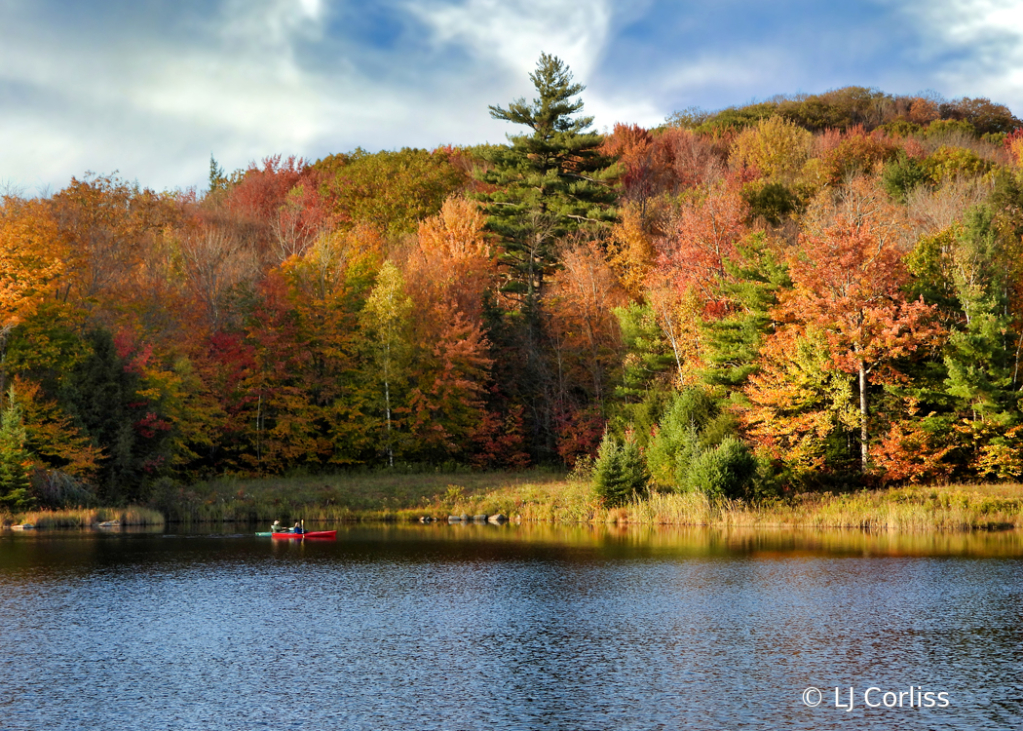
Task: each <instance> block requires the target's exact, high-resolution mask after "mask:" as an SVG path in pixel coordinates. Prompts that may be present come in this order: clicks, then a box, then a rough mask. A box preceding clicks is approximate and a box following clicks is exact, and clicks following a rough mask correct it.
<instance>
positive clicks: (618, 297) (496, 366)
mask: <svg viewBox="0 0 1023 731" xmlns="http://www.w3.org/2000/svg"><path fill="white" fill-rule="evenodd" d="M531 78H532V80H533V83H534V86H535V88H536V92H537V98H536V99H534V100H533V101H532V102H527V101H526V100H517V101H515V102H513V103H512V104H510V105H509V106H508V107H507V108H503V107H499V106H496V107H491V114H492V115H493V116H495V117H496V118H499V119H504V120H507V121H509V122H510V123H512V124H514V125H516V126H515V127H514V128H510V129H513V130H514V131H515V132H516V134H515V135H513V136H512V137H510V138H509V143H508V144H507V145H492V146H482V147H450V148H443V149H437V150H433V151H425V150H412V149H404V150H400V151H397V152H380V153H373V154H371V153H367V152H364V151H361V150H357V151H355V152H353V153H349V154H338V155H332V156H330V157H327V158H324V159H322V160H318V161H315V162H312V161H306V160H301V159H295V158H283V157H270V158H267V159H265V160H263V161H262V162H260V163H258V164H253V165H251V166H250V167H249V168H247V169H245V170H239V171H236V172H233V173H230V174H228V173H226V172H225V171H223V170H222V169H220V167H219V166H218V165H217V163H216V161H215V160H211V169H210V185H209V190H208V191H206V192H205V193H204V194H202V195H198V194H196V193H194V192H190V191H189V192H181V191H172V192H156V191H153V190H149V189H146V188H143V187H140V186H138V185H137V184H129V183H126V182H125V181H123V180H120V179H118V178H116V177H113V176H109V177H104V176H95V175H88V176H86V177H84V178H83V179H72V181H71V182H70V184H69V185H68V186H67V187H66V188H64V189H63V190H61V191H59V192H57V193H55V194H53V195H50V196H48V197H43V198H22V197H18V196H10V195H8V196H6V197H4V199H3V206H2V211H0V392H2V400H0V412H2V424H0V499H2V500H4V501H5V504H7V505H8V506H9V507H18V506H21V505H24V504H27V503H30V502H43V503H51V504H53V503H60V502H85V501H88V500H90V499H93V498H94V497H95V498H98V499H100V500H102V501H105V502H124V501H129V500H145V499H147V498H148V497H149V496H150V493H151V491H152V489H153V485H154V484H157V483H160V484H161V485H163V486H164V487H165V486H166V485H167V484H168V482H167V481H168V480H172V481H180V482H182V483H186V482H188V481H190V480H194V479H198V478H201V477H206V476H210V475H216V474H224V473H242V474H256V475H263V474H274V473H283V472H288V471H294V470H296V469H301V470H308V471H319V470H336V469H339V468H344V467H349V466H356V465H369V466H373V465H392V464H395V463H396V462H399V461H400V462H419V463H431V464H442V463H447V464H454V463H457V464H461V465H470V466H476V467H492V468H517V467H521V466H525V465H528V464H531V463H544V462H548V463H549V462H555V461H556V462H560V463H564V464H566V465H572V464H575V463H576V462H577V460H579V459H580V458H583V457H592V456H593V455H595V454H596V453H597V448H598V445H600V443H601V441H602V439H604V441H605V447H604V448H603V450H602V451H603V452H607V453H610V452H611V451H613V450H614V449H615V448H617V449H619V450H622V452H623V455H624V453H625V452H627V451H628V450H630V449H632V450H633V451H634V454H633V458H635V454H638V455H639V457H638V459H639V460H640V461H641V462H642V463H643V468H642V469H643V470H648V472H647V473H646V474H648V475H649V479H650V481H651V482H652V483H653V484H654V485H655V486H658V487H659V488H662V489H690V488H694V489H707V485H710V484H720V485H731V486H732V487H729V488H728V489H727V490H726V492H729V491H731V492H730V494H736V495H741V494H747V495H748V494H750V491H751V490H766V489H777V488H779V487H784V486H791V485H799V486H800V487H801V489H807V488H813V487H821V486H826V485H828V484H830V483H832V482H835V481H842V482H846V483H848V482H851V481H852V482H855V481H860V482H878V483H892V482H904V481H919V480H939V479H953V478H955V479H959V478H977V477H980V478H1015V477H1019V476H1020V475H1021V474H1023V413H1021V407H1020V388H1021V386H1023V373H1021V372H1020V363H1021V358H1023V302H1021V295H1023V289H1021V286H1023V238H1021V237H1023V131H1021V126H1023V124H1021V122H1020V120H1018V119H1016V118H1015V117H1013V115H1012V114H1011V113H1010V112H1009V111H1008V110H1007V109H1006V108H1005V107H1004V106H1001V105H998V104H994V103H992V102H990V101H988V100H986V99H960V100H955V101H946V100H942V99H938V98H935V97H895V96H890V95H887V94H884V93H882V92H879V91H876V90H872V89H860V88H847V89H839V90H835V91H831V92H828V93H826V94H821V95H816V96H803V97H793V98H778V99H773V100H770V101H767V102H763V103H757V104H753V105H749V106H745V107H735V108H730V109H726V110H722V111H719V112H715V113H707V112H702V111H699V110H687V111H685V112H680V113H677V114H675V115H672V116H671V117H670V118H669V119H668V120H667V122H666V124H664V125H663V126H661V127H659V128H656V129H643V128H641V127H638V126H636V125H628V124H619V125H616V126H615V128H614V130H613V131H611V132H610V133H609V134H606V135H598V134H595V133H594V132H593V131H592V130H591V128H590V120H589V119H587V118H585V117H581V116H579V113H580V112H581V110H582V102H581V101H580V100H579V94H580V92H581V91H582V87H580V86H579V85H577V84H574V83H573V81H572V78H571V74H570V73H569V72H568V70H567V68H565V67H564V65H563V64H561V62H560V61H559V60H558V59H556V58H553V57H549V56H543V57H541V61H540V64H539V65H538V67H537V71H536V72H535V73H534V74H533V75H532V76H531ZM605 435H607V436H606V437H605ZM616 445H617V446H616ZM630 445H632V446H630ZM625 456H627V455H625ZM605 461H606V460H605ZM725 473H727V474H726V475H725V477H722V475H723V474H725ZM728 475H731V477H728ZM715 480H717V482H715ZM736 485H739V487H736Z"/></svg>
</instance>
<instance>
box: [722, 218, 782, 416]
mask: <svg viewBox="0 0 1023 731" xmlns="http://www.w3.org/2000/svg"><path fill="white" fill-rule="evenodd" d="M725 270H726V272H727V273H728V275H729V276H728V279H727V280H726V281H724V282H722V283H721V285H720V290H719V291H720V294H721V297H722V299H724V300H725V301H726V302H728V303H729V311H728V313H727V314H726V315H725V316H724V317H721V318H719V319H710V320H707V321H706V323H705V326H704V333H705V336H706V346H707V352H706V356H705V359H706V362H707V366H708V367H707V369H706V370H705V371H704V373H703V380H704V382H705V383H707V384H708V385H710V386H716V387H720V388H724V389H726V390H727V391H728V394H729V396H730V397H732V398H736V399H741V398H742V387H743V386H745V385H746V382H747V381H748V379H749V377H750V376H751V375H752V374H753V373H754V372H756V369H757V361H758V357H759V353H760V346H761V343H762V342H763V339H764V337H765V336H766V335H767V333H768V332H769V331H770V329H771V326H772V325H773V320H772V318H771V315H770V312H771V309H772V308H774V307H775V305H777V304H778V296H779V294H780V292H781V291H782V290H783V289H787V288H790V287H791V286H792V282H791V280H790V279H789V274H788V268H787V267H786V266H785V264H784V262H782V261H780V260H779V258H778V257H777V256H776V255H775V254H774V252H772V251H771V250H770V249H769V248H768V247H767V244H766V242H765V241H764V237H763V235H762V234H758V235H756V236H754V237H752V238H751V239H750V240H749V242H747V243H746V244H745V245H743V246H741V247H739V251H738V256H736V257H735V258H734V259H732V260H729V261H727V262H725Z"/></svg>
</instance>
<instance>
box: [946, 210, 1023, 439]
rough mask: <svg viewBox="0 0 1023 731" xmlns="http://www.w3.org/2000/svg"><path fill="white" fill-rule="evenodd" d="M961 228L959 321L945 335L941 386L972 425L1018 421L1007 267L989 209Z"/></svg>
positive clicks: (957, 255)
mask: <svg viewBox="0 0 1023 731" xmlns="http://www.w3.org/2000/svg"><path fill="white" fill-rule="evenodd" d="M964 224H965V225H964V228H963V230H962V232H961V233H960V235H959V236H958V237H957V241H956V250H955V254H954V258H955V264H956V266H954V267H953V269H952V272H953V286H954V288H955V293H956V298H957V300H958V304H959V308H960V311H961V313H962V320H961V323H960V325H959V326H958V327H956V328H954V329H953V330H952V332H951V333H949V338H948V344H947V346H946V349H945V359H944V360H945V367H946V368H947V370H948V377H947V379H946V381H945V385H946V387H947V392H948V393H949V394H950V395H951V396H953V397H955V398H956V399H958V400H959V402H960V404H961V407H960V409H961V410H963V411H968V412H969V414H970V416H971V417H972V418H973V419H974V420H977V419H982V420H983V419H985V418H988V417H991V416H994V415H996V414H999V413H1002V412H1005V411H1011V412H1012V413H1013V415H1014V416H1018V412H1019V409H1018V408H1016V400H1017V394H1016V390H1017V389H1016V381H1017V379H1018V375H1019V374H1018V373H1017V372H1016V370H1017V369H1016V362H1017V361H1016V357H1017V356H1016V338H1015V337H1014V328H1013V317H1012V315H1011V312H1010V308H1009V281H1008V273H1009V271H1010V262H1008V261H1007V259H1006V256H1007V252H1006V251H1005V247H1004V241H1003V238H1002V237H1001V236H1000V235H999V233H998V231H997V230H996V228H995V225H994V216H993V215H992V212H991V211H990V210H989V209H987V208H975V209H973V210H971V211H970V212H969V213H968V214H967V216H966V220H965V222H964Z"/></svg>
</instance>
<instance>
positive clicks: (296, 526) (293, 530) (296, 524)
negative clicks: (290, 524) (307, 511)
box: [291, 520, 305, 533]
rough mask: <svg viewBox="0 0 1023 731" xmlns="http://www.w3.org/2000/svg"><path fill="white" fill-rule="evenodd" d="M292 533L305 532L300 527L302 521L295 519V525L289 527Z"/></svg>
mask: <svg viewBox="0 0 1023 731" xmlns="http://www.w3.org/2000/svg"><path fill="white" fill-rule="evenodd" d="M291 532H292V533H305V529H304V528H303V527H302V523H301V522H300V521H298V520H296V521H295V527H294V528H292V529H291Z"/></svg>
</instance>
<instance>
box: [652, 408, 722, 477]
mask: <svg viewBox="0 0 1023 731" xmlns="http://www.w3.org/2000/svg"><path fill="white" fill-rule="evenodd" d="M717 415H718V408H717V405H716V404H715V403H714V400H713V399H712V398H711V397H710V396H709V395H708V394H707V393H706V392H705V391H703V390H701V389H697V388H690V389H686V390H685V391H683V392H681V393H677V394H675V395H674V397H673V398H672V401H671V403H670V404H669V405H668V408H667V409H666V410H665V413H664V416H663V417H662V418H661V422H660V424H659V426H658V428H657V431H656V433H655V434H654V436H653V438H652V439H651V440H650V445H649V447H648V449H647V461H648V464H649V465H650V472H651V479H652V480H653V482H654V484H655V485H658V486H660V487H666V488H672V489H677V488H678V487H679V486H680V484H681V479H682V476H684V474H685V473H686V471H687V470H688V469H689V463H690V462H691V461H692V460H693V459H694V458H695V457H696V455H697V454H699V452H700V448H701V443H700V434H701V432H702V431H703V430H704V428H705V427H706V426H707V425H708V424H709V423H710V422H711V421H712V420H713V419H714V418H715V417H716V416H717Z"/></svg>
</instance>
